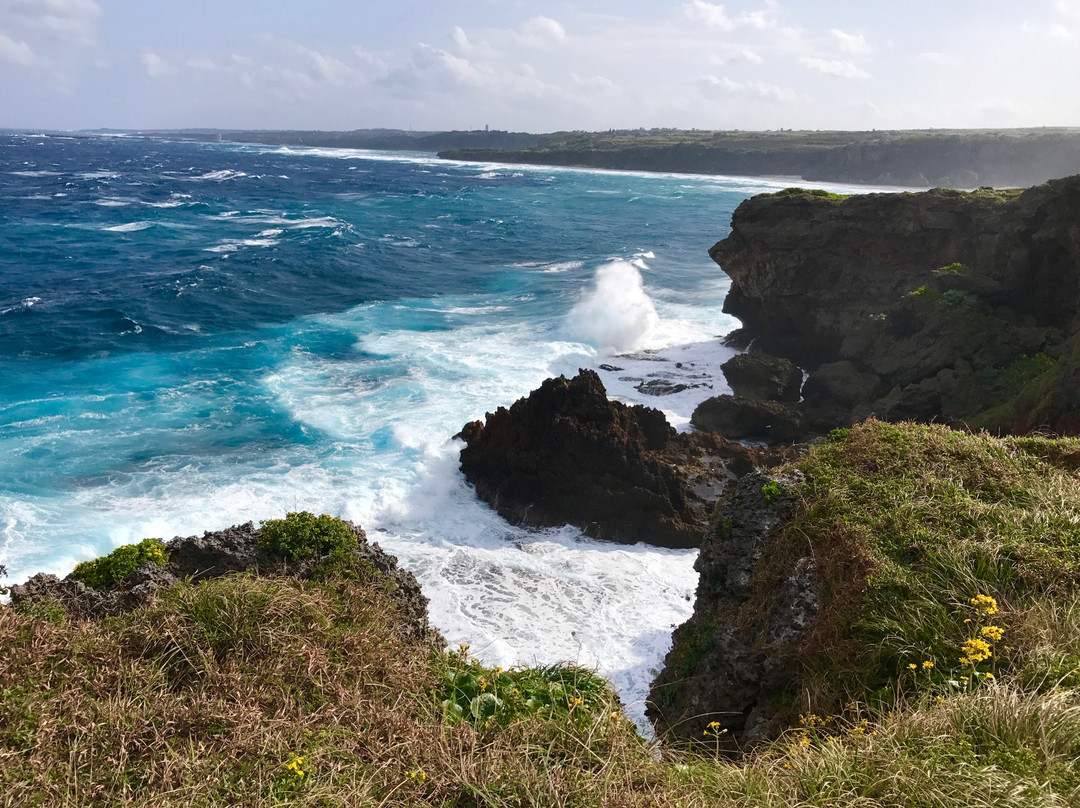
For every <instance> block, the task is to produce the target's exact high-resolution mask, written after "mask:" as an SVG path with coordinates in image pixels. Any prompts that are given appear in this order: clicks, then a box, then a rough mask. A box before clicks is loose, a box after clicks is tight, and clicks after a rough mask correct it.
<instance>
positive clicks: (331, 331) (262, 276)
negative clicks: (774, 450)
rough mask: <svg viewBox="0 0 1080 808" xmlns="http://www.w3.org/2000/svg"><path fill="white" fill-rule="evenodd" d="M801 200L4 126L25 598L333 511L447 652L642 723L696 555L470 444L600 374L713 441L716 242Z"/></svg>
mask: <svg viewBox="0 0 1080 808" xmlns="http://www.w3.org/2000/svg"><path fill="white" fill-rule="evenodd" d="M788 184H790V183H786V182H783V181H777V182H772V181H763V180H747V179H732V178H717V177H694V176H674V175H652V174H639V173H630V172H611V171H588V170H574V169H552V168H542V167H541V168H533V167H521V166H514V167H510V166H503V165H494V164H470V163H451V162H447V161H442V160H438V159H436V158H435V157H433V156H432V155H429V154H409V153H380V152H364V151H354V150H333V149H318V148H300V147H290V148H284V147H276V146H252V145H237V144H228V143H191V142H167V141H159V140H145V139H140V138H132V137H107V138H106V137H102V138H82V137H62V136H47V135H24V134H12V133H6V134H5V133H0V455H2V457H3V459H4V460H3V464H2V465H0V564H4V565H6V566H7V568H8V574H9V577H8V578H7V579H6V582H8V583H12V582H16V581H20V580H23V579H25V578H26V577H27V576H29V575H30V574H32V573H34V572H38V571H45V572H51V573H55V574H57V575H65V574H67V573H68V572H70V571H71V569H72V567H73V566H74V565H75V564H76V563H78V562H79V561H82V560H85V559H89V558H93V557H96V556H98V555H101V554H103V553H106V552H108V551H109V550H111V549H112V548H113V547H115V546H117V545H120V544H125V543H129V542H132V541H137V540H139V539H141V538H143V537H148V536H156V537H161V538H165V539H168V538H171V537H173V536H175V535H190V534H194V533H201V532H202V531H204V530H216V529H220V528H223V527H226V526H228V525H231V524H235V523H240V522H246V521H248V520H254V521H259V520H261V519H269V518H277V517H281V516H283V515H284V514H285V513H286V512H287V511H294V510H309V511H313V512H315V513H330V514H333V515H336V516H341V517H345V518H348V519H352V520H354V521H356V522H358V523H359V524H361V525H362V526H363V527H364V528H365V529H366V531H367V533H368V537H369V539H370V540H372V541H375V542H378V543H379V544H380V545H381V546H382V547H383V548H384V549H386V550H388V551H389V552H392V553H394V554H395V555H397V556H398V558H399V560H400V561H401V564H402V565H403V566H404V567H405V568H407V569H409V570H411V571H412V572H413V573H415V575H416V576H417V578H418V579H419V581H420V583H421V585H422V587H423V589H424V592H425V593H426V594H427V596H428V597H429V598H430V599H431V606H430V613H431V618H432V621H433V623H434V624H435V625H436V626H437V627H438V628H439V629H440V630H441V631H442V632H443V634H444V635H445V636H446V638H447V640H448V641H449V642H451V643H452V644H457V643H468V644H470V645H471V648H472V651H473V652H474V653H475V654H476V655H477V656H479V657H480V658H481V659H483V660H484V661H486V662H487V663H489V664H492V665H502V666H504V667H509V666H511V665H523V664H531V663H535V662H540V663H551V662H556V661H572V662H576V663H578V664H581V665H585V666H589V667H595V668H597V669H598V670H599V671H600V672H601V673H603V674H604V675H606V676H608V677H609V678H610V679H611V680H612V682H613V683H614V685H615V686H616V688H617V689H618V690H619V692H620V693H621V695H622V697H623V700H624V702H626V703H627V705H628V711H629V713H630V714H631V715H633V716H634V717H635V718H636V719H637V720H638V721H639V722H642V723H643V722H644V717H643V715H644V713H643V709H644V705H643V699H644V698H645V696H646V694H647V691H648V685H649V682H650V681H651V679H652V677H653V671H654V669H656V668H658V667H659V666H660V664H661V663H662V660H663V656H664V654H665V653H666V651H667V649H668V647H669V645H670V639H671V631H672V629H673V628H674V627H675V626H676V625H678V624H679V623H681V622H682V621H684V620H685V619H686V618H687V617H689V615H690V613H691V610H692V607H693V595H694V588H695V585H696V573H695V572H694V570H693V563H694V558H695V553H694V552H693V551H671V550H664V549H659V548H654V547H648V546H646V545H636V546H621V545H615V544H608V543H604V542H597V541H592V540H590V539H587V538H585V537H583V536H582V535H581V534H580V532H579V531H577V530H575V529H573V528H563V529H557V530H542V531H535V530H525V529H522V528H518V527H514V526H511V525H508V524H506V523H505V522H503V521H502V520H501V519H500V518H499V517H498V516H497V515H495V514H494V513H493V512H492V511H491V510H490V509H489V508H488V507H487V506H486V505H484V504H482V503H480V502H479V501H478V500H477V499H476V498H475V496H474V495H473V493H472V491H471V489H470V488H469V486H468V485H467V484H466V483H465V481H464V478H463V477H462V475H461V473H460V471H459V470H458V459H457V456H458V452H459V450H460V447H461V444H460V443H459V442H457V441H455V440H454V439H453V436H454V435H455V434H456V433H457V432H458V431H459V430H460V429H461V428H462V426H464V424H465V423H467V422H468V421H470V420H473V419H477V418H483V416H484V413H485V412H486V411H491V410H494V409H495V408H497V407H499V406H509V405H510V404H511V403H512V402H513V401H514V400H515V399H517V398H518V397H520V396H522V395H525V394H527V393H528V392H529V391H530V390H532V389H534V388H535V387H537V386H538V385H539V384H540V382H541V381H543V380H544V379H545V378H547V377H549V376H555V375H559V374H566V375H568V376H569V375H573V374H574V373H576V372H577V370H578V369H579V368H592V369H595V370H597V371H598V372H599V373H600V375H601V378H602V379H603V380H604V383H605V385H606V386H607V388H608V391H609V394H611V395H612V396H614V397H617V398H619V399H621V400H624V401H627V402H630V403H643V404H648V405H650V406H655V407H658V408H660V409H661V410H663V411H664V412H665V413H667V415H668V418H669V420H671V421H672V423H673V424H675V425H676V426H677V427H680V428H683V429H686V428H688V421H689V416H690V413H691V412H692V411H693V408H694V406H695V404H696V403H697V402H699V401H700V400H702V399H704V398H707V397H708V396H711V395H717V394H720V393H722V392H727V386H726V384H725V382H724V379H723V375H722V373H721V372H720V369H719V365H720V363H721V362H723V361H725V360H726V359H727V358H729V357H730V356H731V355H732V352H731V351H730V350H729V349H727V348H724V347H723V346H721V345H720V343H719V342H718V337H720V336H721V335H723V334H725V333H727V332H728V331H730V330H731V329H732V328H734V327H736V326H737V323H736V322H735V321H734V320H732V319H731V318H730V317H728V316H726V315H724V314H723V313H722V311H721V308H722V304H723V300H724V296H725V294H726V291H727V288H728V280H727V279H726V278H725V276H724V275H723V273H722V272H721V271H720V270H719V268H718V267H717V266H716V265H715V264H714V263H713V262H712V261H711V260H710V259H709V257H708V255H707V253H706V251H707V249H708V247H709V246H711V245H712V244H713V243H714V242H715V241H717V240H718V239H720V238H722V237H723V236H724V235H726V234H727V232H728V229H729V221H730V216H731V213H732V211H733V210H734V209H735V207H736V206H737V205H738V204H739V202H740V201H741V200H743V199H745V198H746V197H747V196H749V195H750V194H753V193H757V192H760V191H768V190H776V189H778V188H782V187H785V186H786V185H788ZM656 380H659V381H661V382H664V383H668V384H675V385H680V386H685V389H683V390H681V391H680V392H677V393H675V394H672V395H666V396H655V395H649V394H648V393H647V392H643V390H649V389H650V388H649V387H647V386H646V385H647V383H648V382H650V381H654V382H655V381H656ZM639 388H640V389H639Z"/></svg>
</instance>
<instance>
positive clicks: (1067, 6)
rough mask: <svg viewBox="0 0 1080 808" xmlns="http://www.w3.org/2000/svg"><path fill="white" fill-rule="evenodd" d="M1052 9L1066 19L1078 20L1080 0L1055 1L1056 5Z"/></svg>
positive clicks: (1079, 17)
mask: <svg viewBox="0 0 1080 808" xmlns="http://www.w3.org/2000/svg"><path fill="white" fill-rule="evenodd" d="M1054 8H1056V9H1057V10H1058V12H1059V13H1061V14H1064V15H1065V16H1066V17H1076V18H1078V19H1080V0H1057V3H1055V4H1054Z"/></svg>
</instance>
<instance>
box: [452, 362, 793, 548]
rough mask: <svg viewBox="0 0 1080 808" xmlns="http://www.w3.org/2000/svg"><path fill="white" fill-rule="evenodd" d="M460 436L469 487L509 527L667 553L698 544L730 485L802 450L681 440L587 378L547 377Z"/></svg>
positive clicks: (655, 414) (695, 437)
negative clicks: (554, 530) (568, 528)
mask: <svg viewBox="0 0 1080 808" xmlns="http://www.w3.org/2000/svg"><path fill="white" fill-rule="evenodd" d="M460 437H461V438H462V439H463V440H464V441H465V443H466V446H465V448H464V449H462V452H461V469H462V471H463V472H464V474H465V477H466V479H467V480H468V481H469V482H470V483H471V484H472V485H473V486H475V488H476V493H477V495H478V496H479V497H480V498H481V499H483V500H484V501H485V502H487V503H489V504H490V505H491V506H492V507H493V508H495V510H497V511H498V512H499V513H500V514H501V515H502V516H503V518H505V519H506V520H507V521H509V522H512V523H514V524H524V525H531V526H536V527H555V526H560V525H566V524H571V525H576V526H577V527H579V528H581V529H582V530H583V531H584V532H585V533H586V534H587V535H589V536H592V537H594V538H599V539H606V540H609V541H617V542H624V543H634V542H639V541H643V542H648V543H650V544H657V545H661V546H664V547H696V546H698V544H699V543H700V541H701V537H702V535H703V534H704V531H705V527H706V525H707V523H708V520H709V515H710V512H711V508H712V504H713V502H714V501H715V499H716V498H717V496H718V495H719V494H720V493H721V492H722V491H723V490H724V489H725V487H726V486H727V485H728V484H730V482H731V481H732V480H734V479H735V478H737V477H738V476H739V475H741V474H744V473H746V472H748V471H750V470H751V469H753V468H754V467H755V466H760V465H776V464H777V463H779V462H782V460H783V459H784V458H786V457H789V456H792V452H794V451H796V450H792V449H788V450H784V451H772V452H769V451H764V450H754V449H749V448H747V447H744V446H741V445H740V444H737V443H735V442H733V441H729V440H726V439H724V438H722V437H720V436H718V435H708V434H692V435H680V434H677V433H676V432H675V430H674V429H672V428H671V426H669V425H668V423H667V421H666V419H665V418H664V416H663V414H662V413H661V412H659V411H658V410H655V409H652V408H649V407H643V406H640V405H638V406H634V407H629V406H627V405H625V404H622V403H619V402H616V401H609V400H608V398H607V393H606V391H605V389H604V385H603V383H602V382H601V381H600V377H599V376H597V375H596V373H595V372H593V371H590V370H582V371H580V372H579V374H578V375H577V376H575V377H574V378H573V379H566V378H564V377H561V376H560V377H559V378H557V379H548V380H547V381H545V382H544V383H543V384H542V385H541V386H540V388H539V389H538V390H535V391H533V392H532V394H530V395H529V397H528V398H523V399H520V400H519V401H517V402H516V403H515V404H514V405H513V406H511V407H510V408H509V409H506V408H503V407H500V408H499V409H498V410H497V411H496V412H494V413H488V414H487V417H486V420H485V421H484V422H481V421H473V422H472V423H470V424H467V425H466V426H465V428H464V429H463V430H462V431H461V434H460Z"/></svg>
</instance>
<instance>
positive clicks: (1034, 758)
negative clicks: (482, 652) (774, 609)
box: [0, 421, 1080, 808]
mask: <svg viewBox="0 0 1080 808" xmlns="http://www.w3.org/2000/svg"><path fill="white" fill-rule="evenodd" d="M796 465H797V466H798V467H799V468H800V469H801V470H802V471H803V473H804V474H805V483H804V484H803V486H802V488H801V491H800V493H801V496H802V505H801V507H800V508H799V509H798V513H797V515H796V517H795V519H794V520H793V522H792V523H791V524H790V525H789V528H788V530H787V531H786V532H785V533H784V535H783V537H781V539H779V540H778V543H777V545H776V546H774V547H773V548H771V549H770V552H772V553H773V554H774V555H775V556H776V558H777V559H782V558H783V557H784V553H785V552H804V550H805V547H806V545H807V543H809V545H810V546H811V547H812V548H813V549H814V552H815V554H816V556H817V558H818V562H819V569H820V570H822V572H823V574H824V575H825V583H826V592H825V593H824V594H825V595H826V596H827V597H826V599H825V602H826V608H825V609H824V611H823V612H822V614H821V618H820V619H819V622H818V625H816V627H815V630H814V632H813V633H812V635H811V637H810V639H809V640H808V641H807V644H806V646H805V647H804V649H803V652H804V653H803V663H804V682H803V685H804V686H803V688H802V690H801V694H800V697H799V705H798V707H797V711H798V712H801V713H802V714H803V715H802V718H801V721H795V722H793V723H794V724H795V726H793V728H792V729H791V730H789V731H788V732H787V733H786V734H785V735H783V736H782V737H781V738H779V739H778V740H777V741H775V742H774V743H772V744H769V745H767V746H764V747H761V748H759V749H756V750H754V751H753V752H750V753H748V754H746V755H744V756H743V757H741V758H739V759H737V760H735V759H730V757H729V753H730V752H731V751H732V749H731V742H730V741H729V740H728V739H727V738H726V737H724V736H721V735H719V734H717V735H715V736H709V735H708V731H706V735H705V737H704V738H703V743H702V744H695V748H694V749H693V750H692V751H688V750H686V749H684V748H676V747H672V746H665V745H661V744H656V743H651V742H647V741H645V740H644V739H642V738H641V737H640V736H639V735H638V733H637V732H636V730H635V728H634V727H633V726H632V724H631V723H630V722H628V721H627V720H626V718H625V717H624V716H623V715H622V712H621V709H620V705H619V703H618V700H617V699H616V697H615V696H614V694H613V693H612V692H611V690H610V688H609V687H608V686H607V684H606V682H604V680H602V679H601V678H599V677H597V676H596V675H595V674H594V673H592V672H590V671H587V670H582V669H581V668H577V667H574V666H566V665H551V666H546V667H538V668H527V669H512V670H508V671H503V670H500V669H497V668H490V667H487V666H485V665H483V664H482V663H481V662H480V661H479V660H477V659H476V658H475V657H473V656H471V655H470V654H469V649H468V648H467V647H459V648H458V649H455V650H451V651H441V650H439V649H433V648H431V647H429V646H424V645H422V644H417V643H416V642H415V641H411V640H407V639H406V638H405V636H404V635H403V634H401V633H399V632H398V631H397V630H396V629H395V628H394V626H395V625H396V624H397V623H398V621H397V619H396V617H397V616H396V614H395V612H394V609H395V606H394V602H393V601H392V600H391V599H390V598H389V597H388V595H387V594H386V593H385V592H384V588H383V587H380V586H379V585H378V581H377V580H373V578H372V575H371V574H370V571H365V570H358V569H352V568H350V566H349V565H348V564H346V563H343V562H341V561H340V560H338V561H334V560H333V559H331V561H330V562H328V563H327V564H326V565H325V569H324V570H323V573H324V574H322V575H320V576H319V578H318V579H317V580H312V581H299V580H296V579H293V578H278V577H256V576H253V575H250V574H244V575H234V576H227V577H224V578H218V579H214V580H209V581H204V582H201V583H198V584H190V583H180V584H178V585H176V586H174V587H172V588H171V589H169V590H167V591H166V592H165V593H164V594H162V595H161V596H159V597H158V598H157V599H156V600H154V601H152V602H151V603H149V604H147V605H146V606H143V607H141V608H140V609H138V610H136V611H133V612H131V613H128V614H125V615H121V616H118V617H110V618H106V619H104V620H101V621H96V622H88V621H79V620H74V619H67V620H53V619H46V617H45V616H42V615H35V614H19V613H16V612H15V611H14V610H12V609H10V608H0V808H24V807H25V806H50V807H51V806H164V807H166V808H168V807H169V806H185V807H186V806H233V805H244V806H256V807H260V808H261V806H320V807H326V806H373V808H383V807H384V806H385V807H386V808H389V806H455V807H460V808H465V807H466V806H468V808H476V807H477V806H489V807H490V808H503V807H504V806H505V807H506V808H509V807H510V806H538V807H539V806H545V807H547V806H616V807H618V806H684V807H685V808H696V807H697V806H701V807H702V808H704V806H720V808H749V806H755V807H757V806H761V807H762V808H806V807H808V806H820V807H821V808H825V807H826V806H828V807H829V808H833V807H835V808H840V806H845V807H846V806H858V807H859V808H924V807H925V808H931V806H933V808H982V807H985V808H991V806H993V808H1012V807H1013V806H1015V807H1016V808H1020V807H1021V806H1024V807H1025V808H1026V807H1027V806H1045V807H1046V808H1068V807H1069V806H1075V805H1078V804H1080V677H1078V675H1077V674H1078V669H1080V601H1078V599H1077V596H1076V595H1077V586H1078V583H1080V564H1078V562H1080V492H1078V490H1077V489H1078V486H1077V481H1076V473H1077V472H1076V470H1077V468H1078V467H1080V441H1055V440H1050V439H1046V438H1037V437H1032V438H1022V439H1006V440H998V439H993V438H988V437H985V436H978V435H971V434H965V433H960V432H953V431H950V430H948V429H945V428H943V427H937V426H916V425H911V424H898V425H890V424H882V423H878V422H874V421H870V422H867V423H864V424H861V425H859V426H857V427H855V428H853V429H852V430H849V431H843V432H838V433H835V434H834V435H833V436H832V437H831V438H830V440H828V441H827V442H825V443H823V444H821V445H819V446H816V447H814V448H813V449H812V450H811V451H810V453H809V454H808V455H807V456H805V457H804V458H802V459H801V460H799V461H797V463H796ZM785 543H786V544H785ZM759 583H760V584H761V585H762V587H763V588H764V587H766V586H767V585H768V584H769V581H768V580H767V575H766V576H765V577H763V578H762V580H761V581H760V582H759ZM991 607H992V608H991ZM965 620H968V621H971V622H964V621H965ZM988 628H989V629H994V630H991V631H990V632H989V633H987V632H984V631H983V629H988ZM974 638H986V640H985V641H986V642H987V645H988V646H989V648H990V655H989V656H988V657H986V658H985V659H979V660H978V661H977V662H976V663H975V664H969V663H961V662H960V661H959V658H960V657H961V656H962V655H963V654H964V651H963V650H962V649H963V647H964V643H965V642H966V641H968V640H971V639H974ZM924 662H933V663H934V664H933V666H932V667H930V668H925V667H923V663H924ZM911 664H915V665H916V670H915V671H912V670H911V668H910V667H909V665H911ZM976 671H979V672H982V673H992V674H994V676H993V678H990V677H988V676H981V677H980V676H974V675H973V673H974V672H976ZM965 675H966V676H967V677H968V678H967V681H966V682H964V681H962V679H961V677H962V676H965ZM875 694H876V695H875ZM715 732H717V733H719V730H715ZM710 746H711V747H712V752H713V753H715V754H710Z"/></svg>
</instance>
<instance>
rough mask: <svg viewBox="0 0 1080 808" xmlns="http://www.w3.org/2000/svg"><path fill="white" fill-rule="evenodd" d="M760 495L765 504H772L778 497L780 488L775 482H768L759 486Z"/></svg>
mask: <svg viewBox="0 0 1080 808" xmlns="http://www.w3.org/2000/svg"><path fill="white" fill-rule="evenodd" d="M761 494H762V496H764V497H765V501H766V502H772V501H773V500H774V499H777V498H778V497H779V496H780V486H779V485H777V484H776V482H775V481H770V482H767V483H765V485H763V486H761Z"/></svg>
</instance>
